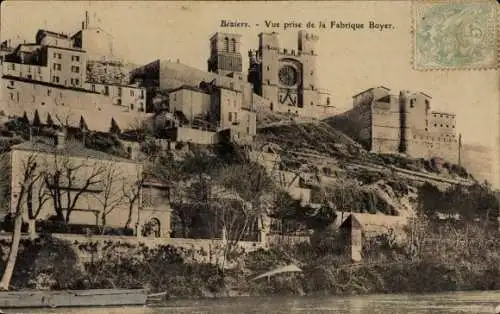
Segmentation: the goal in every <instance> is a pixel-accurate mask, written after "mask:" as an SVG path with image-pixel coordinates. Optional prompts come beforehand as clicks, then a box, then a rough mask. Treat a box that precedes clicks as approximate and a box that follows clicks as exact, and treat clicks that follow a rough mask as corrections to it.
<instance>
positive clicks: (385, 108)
mask: <svg viewBox="0 0 500 314" xmlns="http://www.w3.org/2000/svg"><path fill="white" fill-rule="evenodd" d="M431 99H432V98H431V97H430V96H429V95H426V94H424V93H422V92H409V91H401V92H400V93H399V95H393V94H391V93H390V89H388V88H387V87H384V86H379V87H375V88H371V89H368V90H366V91H363V92H361V93H359V94H357V95H355V96H353V108H352V109H351V110H349V111H347V112H345V113H344V114H342V115H341V117H344V118H346V119H347V120H348V121H349V125H348V126H344V128H345V130H344V131H346V133H348V134H349V135H350V136H353V137H354V138H356V139H357V140H358V141H359V142H360V143H362V144H363V145H364V146H365V147H366V148H367V149H368V150H370V151H372V152H375V153H385V154H392V153H404V154H408V155H409V156H412V157H415V158H420V157H422V158H434V157H440V158H443V159H445V160H446V161H448V162H451V163H455V164H456V163H458V161H459V160H458V159H459V153H458V152H459V140H458V136H457V134H456V129H455V127H456V119H455V114H453V113H447V112H437V111H432V110H431Z"/></svg>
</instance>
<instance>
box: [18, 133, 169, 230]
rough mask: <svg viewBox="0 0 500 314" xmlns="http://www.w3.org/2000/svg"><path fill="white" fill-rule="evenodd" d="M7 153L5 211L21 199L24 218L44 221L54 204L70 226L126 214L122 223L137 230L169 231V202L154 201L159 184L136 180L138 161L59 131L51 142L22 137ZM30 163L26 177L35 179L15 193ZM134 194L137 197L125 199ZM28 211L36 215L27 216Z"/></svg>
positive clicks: (106, 222) (114, 220)
mask: <svg viewBox="0 0 500 314" xmlns="http://www.w3.org/2000/svg"><path fill="white" fill-rule="evenodd" d="M9 154H10V158H9V163H10V167H9V169H10V172H11V175H10V178H11V209H10V211H14V210H15V208H16V207H17V206H18V202H21V204H20V206H24V207H26V209H25V210H24V211H23V213H24V214H23V215H24V216H23V217H24V221H25V222H33V221H34V220H35V219H36V220H37V221H43V220H47V219H49V218H50V217H52V216H54V215H56V211H55V208H56V207H58V206H59V207H60V208H61V210H62V212H63V214H64V216H65V217H66V216H67V217H69V219H68V221H67V223H68V224H70V225H84V226H99V227H111V228H124V227H125V226H126V225H127V220H128V218H129V217H130V221H129V222H128V226H129V228H132V229H134V228H135V229H136V233H137V234H138V235H143V236H150V235H151V234H150V233H151V232H152V233H153V235H154V236H156V237H169V236H170V214H171V209H170V206H169V205H168V202H161V204H160V203H159V202H158V195H159V193H160V192H159V191H160V190H161V187H160V188H158V186H156V185H154V184H152V183H151V182H149V181H144V180H142V179H141V176H142V171H143V169H142V167H143V166H142V165H141V164H139V163H137V162H135V161H133V160H128V159H123V158H117V157H115V156H111V155H108V154H105V153H102V152H98V151H94V150H90V149H87V148H85V147H83V146H82V145H79V144H78V143H71V142H69V141H67V142H66V141H65V138H64V136H62V135H60V136H59V137H58V138H57V140H56V141H54V142H52V143H51V142H46V141H40V140H32V141H28V142H24V143H22V144H19V145H16V146H14V147H13V148H12V151H11V152H10V153H9ZM32 165H34V167H35V168H34V169H35V170H34V172H33V175H32V176H30V178H38V179H36V180H35V181H34V184H32V185H31V186H30V190H29V191H26V190H25V192H24V194H23V195H21V194H20V193H21V189H22V184H23V182H26V180H25V177H24V174H25V171H26V169H27V168H28V167H30V166H32ZM57 173H61V175H59V176H57ZM66 174H68V175H66ZM56 178H57V179H56ZM56 183H57V184H56ZM138 184H142V185H143V186H142V188H138ZM134 193H135V194H136V195H137V197H136V200H135V201H134V202H131V198H132V196H133V194H134ZM56 194H57V195H60V203H61V204H60V205H57V204H54V202H55V200H56V199H57V198H54V197H52V195H56ZM78 194H79V195H78ZM28 206H30V207H31V210H30V209H28V208H27V207H28ZM30 212H38V214H37V215H36V217H30ZM148 230H149V231H148Z"/></svg>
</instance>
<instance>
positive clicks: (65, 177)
mask: <svg viewBox="0 0 500 314" xmlns="http://www.w3.org/2000/svg"><path fill="white" fill-rule="evenodd" d="M45 168H46V169H47V170H45V171H44V181H45V184H46V186H47V189H48V191H49V195H50V197H51V199H52V204H53V206H54V211H55V214H56V218H57V220H58V221H61V222H64V223H65V224H68V223H69V220H70V215H71V212H72V211H73V210H74V209H75V208H76V206H77V202H78V200H79V199H80V197H81V196H82V195H84V194H87V193H89V192H91V190H93V189H99V188H100V186H99V185H100V184H101V183H102V182H103V179H102V178H101V176H102V174H103V173H105V171H106V168H105V166H104V165H103V164H102V162H99V161H97V160H91V159H87V160H85V161H81V160H78V159H74V158H71V146H69V147H65V148H63V149H61V150H56V151H54V152H53V153H52V154H51V156H49V158H47V165H46V167H45Z"/></svg>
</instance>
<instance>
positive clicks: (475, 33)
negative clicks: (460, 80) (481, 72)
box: [413, 1, 499, 70]
mask: <svg viewBox="0 0 500 314" xmlns="http://www.w3.org/2000/svg"><path fill="white" fill-rule="evenodd" d="M497 6H498V4H497V3H496V1H481V2H433V3H431V2H421V1H415V2H414V8H413V14H414V21H413V22H414V54H413V58H414V60H413V62H414V67H415V69H417V70H447V69H448V70H449V69H456V70H460V69H492V68H496V67H497V66H498V41H499V40H498V25H497V23H498V20H497V15H496V10H497V8H496V7H497Z"/></svg>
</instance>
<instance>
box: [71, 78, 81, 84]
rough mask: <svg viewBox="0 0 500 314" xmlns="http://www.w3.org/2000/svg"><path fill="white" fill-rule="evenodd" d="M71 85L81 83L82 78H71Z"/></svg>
mask: <svg viewBox="0 0 500 314" xmlns="http://www.w3.org/2000/svg"><path fill="white" fill-rule="evenodd" d="M71 85H80V80H79V79H77V78H71Z"/></svg>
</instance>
